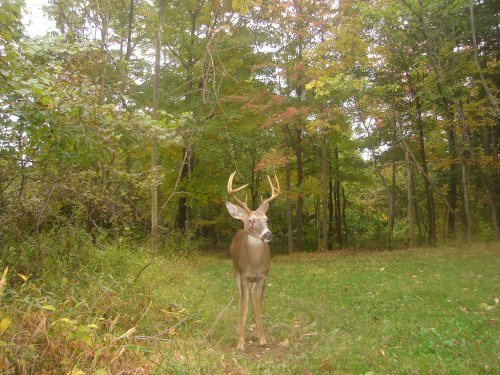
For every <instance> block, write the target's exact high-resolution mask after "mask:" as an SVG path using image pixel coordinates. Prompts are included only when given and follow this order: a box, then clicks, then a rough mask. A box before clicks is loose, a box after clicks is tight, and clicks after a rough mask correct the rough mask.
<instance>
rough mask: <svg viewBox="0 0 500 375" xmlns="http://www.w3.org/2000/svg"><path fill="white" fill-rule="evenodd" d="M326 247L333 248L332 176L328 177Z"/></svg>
mask: <svg viewBox="0 0 500 375" xmlns="http://www.w3.org/2000/svg"><path fill="white" fill-rule="evenodd" d="M328 248H329V249H333V177H332V173H330V175H329V177H328Z"/></svg>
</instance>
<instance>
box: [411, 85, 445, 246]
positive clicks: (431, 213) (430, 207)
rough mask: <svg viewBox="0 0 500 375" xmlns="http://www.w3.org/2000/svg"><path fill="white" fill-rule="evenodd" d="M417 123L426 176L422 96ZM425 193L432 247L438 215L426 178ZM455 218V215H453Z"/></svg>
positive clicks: (416, 97)
mask: <svg viewBox="0 0 500 375" xmlns="http://www.w3.org/2000/svg"><path fill="white" fill-rule="evenodd" d="M415 123H416V125H417V134H418V146H419V152H420V160H421V163H422V170H423V172H424V174H425V176H428V175H429V171H428V169H427V155H426V152H425V137H424V125H423V122H422V103H421V100H420V96H418V95H415ZM424 191H425V200H426V210H427V231H428V243H429V245H431V246H434V245H436V214H435V210H434V196H433V193H432V188H431V184H430V181H429V180H428V178H426V177H424ZM451 216H453V218H454V215H451Z"/></svg>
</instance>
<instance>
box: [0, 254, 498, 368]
mask: <svg viewBox="0 0 500 375" xmlns="http://www.w3.org/2000/svg"><path fill="white" fill-rule="evenodd" d="M96 256H97V259H98V261H96V263H95V265H94V266H93V268H92V269H88V268H87V269H86V270H85V271H83V270H81V271H80V272H79V273H78V275H72V276H73V277H71V278H70V277H67V278H66V279H62V280H61V281H60V282H55V281H53V282H52V283H51V284H50V285H49V284H40V283H36V282H34V281H33V282H30V281H29V280H28V282H26V283H21V284H20V283H17V284H15V285H12V282H13V281H14V279H9V280H8V281H10V282H11V284H10V286H9V284H8V285H7V286H6V288H7V289H6V290H5V291H4V296H3V304H2V311H1V313H2V317H3V318H6V317H8V318H9V319H10V320H11V321H12V322H11V323H10V324H9V325H8V327H6V328H5V329H3V328H2V327H1V324H0V329H2V332H1V336H0V338H1V340H2V343H3V344H2V345H3V348H2V352H1V355H2V356H3V359H2V363H3V366H4V370H9V369H10V370H9V371H11V372H13V370H12V369H14V368H15V367H16V366H17V369H18V372H22V371H25V372H26V373H33V372H37V373H41V372H43V371H45V372H46V373H50V372H51V371H53V372H54V373H61V372H63V373H64V372H69V371H71V370H73V371H75V370H82V371H84V373H88V374H93V373H98V374H105V373H117V372H118V371H119V370H125V371H127V372H128V373H152V374H165V373H177V374H197V373H199V374H207V373H241V374H254V373H262V374H265V373H269V374H276V373H290V374H296V373H305V374H308V373H313V374H317V373H335V374H342V373H346V374H367V373H369V374H386V373H401V374H424V373H436V374H450V373H457V374H474V373H492V374H493V373H499V372H500V358H499V356H500V338H499V329H498V299H499V298H500V283H499V281H500V275H499V273H498V269H500V257H499V254H498V250H497V249H496V248H495V246H494V245H478V246H470V247H466V248H461V249H456V248H440V249H411V250H400V251H391V252H370V253H349V252H343V253H340V254H339V253H322V254H299V255H296V256H293V257H285V256H278V257H274V258H273V263H272V265H271V274H270V277H269V279H268V286H267V289H266V292H265V302H264V303H265V306H264V324H265V327H266V331H267V335H268V342H269V346H268V347H267V348H259V347H258V346H257V345H256V341H257V340H256V332H255V329H254V328H253V327H250V330H249V332H248V334H247V339H250V340H252V341H253V343H250V345H249V346H248V349H247V351H246V352H245V353H238V352H236V351H235V350H234V348H235V347H236V339H237V337H236V332H235V328H236V319H237V303H236V292H235V286H234V282H233V277H232V266H231V264H230V262H229V260H228V259H226V258H225V257H223V256H217V255H210V256H208V255H207V256H200V257H196V259H194V260H177V261H166V260H163V259H158V260H157V261H156V262H155V263H154V264H152V265H150V266H149V267H147V268H146V269H145V270H144V271H143V272H142V273H141V276H140V278H139V280H138V281H134V279H135V277H136V275H137V273H138V271H139V270H140V269H141V268H142V267H143V266H144V264H146V262H147V259H146V258H145V257H144V256H141V255H139V254H137V253H134V252H131V251H130V250H124V249H121V250H118V249H115V248H109V249H105V250H102V251H100V252H98V253H97V254H96ZM56 279H57V278H53V280H56ZM64 280H66V281H64ZM26 301H28V302H29V301H31V302H29V303H31V305H29V303H28V302H26ZM28 305H29V306H28ZM47 305H49V306H51V307H47ZM43 306H45V307H43ZM52 308H53V309H52ZM251 317H252V316H251V315H250V320H252V319H251ZM64 319H68V320H69V321H70V322H72V323H68V322H65V321H64ZM249 323H252V321H250V322H249ZM94 325H95V326H94ZM89 326H90V328H89ZM252 328H253V329H252ZM20 337H21V338H22V337H24V339H21V338H20ZM63 348H64V350H63ZM20 358H21V360H20ZM16 361H17V364H16ZM9 366H10V367H9ZM23 366H24V367H23ZM54 366H56V367H54ZM54 368H57V370H54ZM19 370H21V371H19Z"/></svg>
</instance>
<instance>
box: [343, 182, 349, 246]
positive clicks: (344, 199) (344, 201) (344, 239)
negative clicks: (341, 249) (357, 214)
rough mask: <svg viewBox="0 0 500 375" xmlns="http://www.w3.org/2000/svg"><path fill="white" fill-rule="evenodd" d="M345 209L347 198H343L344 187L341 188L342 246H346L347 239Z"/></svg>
mask: <svg viewBox="0 0 500 375" xmlns="http://www.w3.org/2000/svg"><path fill="white" fill-rule="evenodd" d="M346 208H347V198H346V196H345V189H344V187H343V186H342V225H343V226H344V232H343V233H344V236H343V241H344V243H343V245H344V246H347V244H348V237H349V232H348V230H347V219H346V215H345V211H346Z"/></svg>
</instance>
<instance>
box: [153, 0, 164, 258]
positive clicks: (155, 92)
mask: <svg viewBox="0 0 500 375" xmlns="http://www.w3.org/2000/svg"><path fill="white" fill-rule="evenodd" d="M164 9H165V0H160V8H159V10H158V28H157V30H156V47H155V68H154V76H153V120H158V106H159V100H158V99H159V98H158V81H159V78H160V57H161V36H162V33H163V14H164V13H165V12H164ZM157 148H158V139H157V138H156V136H153V140H152V145H151V174H152V176H153V183H152V185H151V253H152V254H153V256H154V255H156V253H157V247H158V195H159V194H158V190H159V183H158V182H157V176H156V174H157V169H158V150H157Z"/></svg>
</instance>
